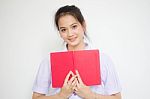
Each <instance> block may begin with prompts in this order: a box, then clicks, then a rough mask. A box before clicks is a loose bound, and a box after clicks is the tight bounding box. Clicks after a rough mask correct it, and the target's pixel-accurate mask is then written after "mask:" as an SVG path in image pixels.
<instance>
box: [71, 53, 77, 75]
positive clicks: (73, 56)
mask: <svg viewBox="0 0 150 99" xmlns="http://www.w3.org/2000/svg"><path fill="white" fill-rule="evenodd" d="M74 53H75V52H74V51H72V62H73V73H75V69H76V68H75V55H74Z"/></svg>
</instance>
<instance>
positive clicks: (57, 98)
mask: <svg viewBox="0 0 150 99" xmlns="http://www.w3.org/2000/svg"><path fill="white" fill-rule="evenodd" d="M32 99H65V97H63V96H61V95H60V94H56V95H52V96H45V94H40V93H36V92H34V93H33V95H32Z"/></svg>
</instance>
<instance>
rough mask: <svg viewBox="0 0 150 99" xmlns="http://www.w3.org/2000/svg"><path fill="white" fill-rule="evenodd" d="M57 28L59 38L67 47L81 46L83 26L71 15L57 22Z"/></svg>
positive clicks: (82, 42)
mask: <svg viewBox="0 0 150 99" xmlns="http://www.w3.org/2000/svg"><path fill="white" fill-rule="evenodd" d="M58 26H59V33H60V36H61V37H62V39H63V40H64V41H65V42H66V43H67V44H68V47H70V48H75V47H79V46H83V45H82V44H84V40H83V37H84V31H85V25H84V26H82V25H81V24H80V22H79V21H78V20H77V19H75V18H74V17H73V16H72V15H65V16H62V17H60V19H59V20H58Z"/></svg>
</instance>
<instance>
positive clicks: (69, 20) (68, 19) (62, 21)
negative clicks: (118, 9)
mask: <svg viewBox="0 0 150 99" xmlns="http://www.w3.org/2000/svg"><path fill="white" fill-rule="evenodd" d="M74 23H77V24H78V23H79V21H78V20H77V19H76V18H75V17H73V16H72V15H65V16H61V17H60V18H59V20H58V26H59V27H67V26H70V25H72V24H74Z"/></svg>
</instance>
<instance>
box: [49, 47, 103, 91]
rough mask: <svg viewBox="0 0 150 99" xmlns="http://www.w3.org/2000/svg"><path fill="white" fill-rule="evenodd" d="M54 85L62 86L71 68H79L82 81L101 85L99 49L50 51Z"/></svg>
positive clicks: (72, 69)
mask: <svg viewBox="0 0 150 99" xmlns="http://www.w3.org/2000/svg"><path fill="white" fill-rule="evenodd" d="M50 63H51V74H52V87H53V88H61V87H62V86H63V83H64V79H65V77H66V75H67V74H68V73H69V71H70V70H71V71H72V72H73V73H74V74H75V70H78V72H79V74H80V76H81V79H82V81H83V82H84V84H85V85H87V86H92V85H100V84H101V76H100V53H99V50H79V51H65V52H53V53H50Z"/></svg>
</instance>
